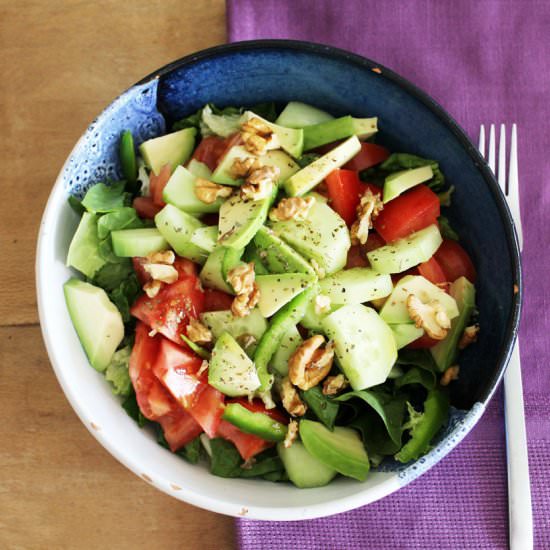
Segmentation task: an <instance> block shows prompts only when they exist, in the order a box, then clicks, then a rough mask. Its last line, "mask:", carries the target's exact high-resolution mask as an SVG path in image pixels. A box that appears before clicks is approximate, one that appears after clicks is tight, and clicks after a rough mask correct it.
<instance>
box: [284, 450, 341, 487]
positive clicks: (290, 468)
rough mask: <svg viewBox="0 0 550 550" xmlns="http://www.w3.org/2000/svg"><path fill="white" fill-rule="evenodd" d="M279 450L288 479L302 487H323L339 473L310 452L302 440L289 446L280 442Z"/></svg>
mask: <svg viewBox="0 0 550 550" xmlns="http://www.w3.org/2000/svg"><path fill="white" fill-rule="evenodd" d="M277 452H278V453H279V457H280V458H281V460H282V461H283V464H284V466H285V470H286V473H287V474H288V479H290V481H292V483H294V485H296V487H298V488H300V489H310V488H312V487H323V486H324V485H327V484H328V483H330V482H331V481H332V479H333V478H334V476H335V475H336V474H337V473H338V472H337V471H336V470H335V469H334V468H331V467H330V466H327V465H326V464H325V463H324V462H321V461H320V460H318V459H317V458H315V457H314V456H313V455H312V454H310V453H309V452H308V451H307V449H306V448H305V446H304V444H303V443H301V442H300V441H295V442H294V443H293V444H292V445H291V446H290V447H288V448H286V447H285V446H284V445H283V444H282V443H280V444H279V445H277Z"/></svg>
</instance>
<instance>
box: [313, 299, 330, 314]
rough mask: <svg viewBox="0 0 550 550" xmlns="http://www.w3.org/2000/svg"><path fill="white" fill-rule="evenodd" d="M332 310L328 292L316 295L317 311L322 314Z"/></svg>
mask: <svg viewBox="0 0 550 550" xmlns="http://www.w3.org/2000/svg"><path fill="white" fill-rule="evenodd" d="M329 311H330V297H329V296H327V295H326V294H318V295H317V296H316V297H315V313H316V314H317V315H322V314H323V313H328V312H329Z"/></svg>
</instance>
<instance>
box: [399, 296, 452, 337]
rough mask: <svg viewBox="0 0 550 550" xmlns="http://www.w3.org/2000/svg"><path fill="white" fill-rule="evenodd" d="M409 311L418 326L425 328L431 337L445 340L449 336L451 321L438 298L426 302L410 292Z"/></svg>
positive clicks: (408, 299)
mask: <svg viewBox="0 0 550 550" xmlns="http://www.w3.org/2000/svg"><path fill="white" fill-rule="evenodd" d="M407 311H408V312H409V316H410V318H411V319H412V320H413V321H414V323H415V325H416V327H417V328H423V329H424V330H425V331H426V334H427V335H428V336H429V337H430V338H433V339H434V340H443V338H445V336H447V334H448V332H449V329H450V328H451V321H450V320H449V317H448V316H447V313H446V312H445V310H444V309H443V306H442V305H441V304H440V303H439V302H438V301H437V300H432V301H431V302H429V303H428V304H425V303H424V302H422V300H420V298H418V297H417V296H415V295H414V294H409V296H408V297H407Z"/></svg>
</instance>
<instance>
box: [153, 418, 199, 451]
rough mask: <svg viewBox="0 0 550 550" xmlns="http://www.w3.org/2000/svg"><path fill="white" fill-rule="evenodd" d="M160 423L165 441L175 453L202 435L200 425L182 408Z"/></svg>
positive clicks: (161, 419) (160, 420)
mask: <svg viewBox="0 0 550 550" xmlns="http://www.w3.org/2000/svg"><path fill="white" fill-rule="evenodd" d="M158 423H159V424H160V425H161V426H162V431H163V433H164V439H166V442H167V443H168V446H169V447H170V450H171V451H172V452H174V453H175V452H176V451H177V450H178V449H181V448H182V447H184V446H185V445H187V444H188V443H191V441H193V439H195V437H197V436H198V435H200V434H201V433H202V428H201V427H200V425H199V424H198V423H197V422H196V421H195V419H194V418H193V417H192V416H191V415H190V414H188V413H186V412H185V411H184V410H183V409H182V408H178V409H177V410H175V411H173V412H171V413H170V414H167V415H166V416H163V417H162V418H159V420H158Z"/></svg>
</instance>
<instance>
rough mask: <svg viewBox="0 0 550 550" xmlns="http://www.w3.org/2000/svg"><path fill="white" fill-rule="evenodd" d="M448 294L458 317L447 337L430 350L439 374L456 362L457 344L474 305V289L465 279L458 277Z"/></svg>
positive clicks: (454, 320) (453, 321) (452, 323)
mask: <svg viewBox="0 0 550 550" xmlns="http://www.w3.org/2000/svg"><path fill="white" fill-rule="evenodd" d="M449 292H450V293H451V296H452V297H453V298H454V299H455V301H456V305H457V307H458V316H457V317H455V318H454V319H453V320H452V321H451V329H450V330H449V333H448V334H447V336H446V337H445V338H444V339H443V340H441V342H438V343H437V344H436V345H435V346H434V347H433V348H430V352H431V354H432V357H433V358H434V361H435V363H436V365H437V367H438V369H439V370H440V371H441V372H443V371H445V370H446V369H448V368H449V367H450V366H451V365H452V364H453V363H454V362H455V361H456V356H457V355H458V342H459V341H460V337H461V336H462V333H463V332H464V329H465V328H466V326H467V325H468V323H469V321H470V317H471V315H472V312H473V310H474V308H475V305H476V289H475V287H474V285H473V284H472V283H471V282H470V281H468V279H466V277H460V278H459V279H457V280H456V281H455V282H454V283H452V284H451V288H450V289H449Z"/></svg>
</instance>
